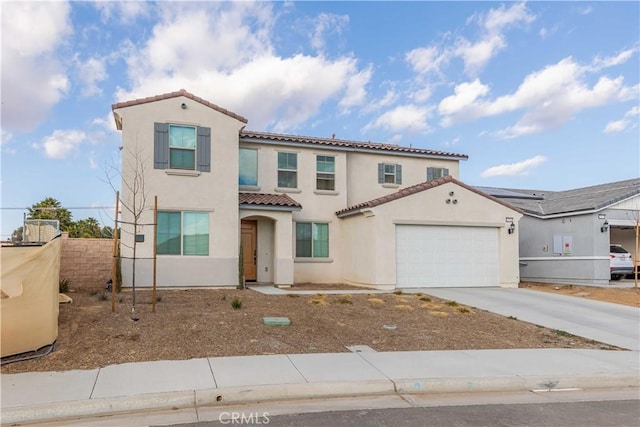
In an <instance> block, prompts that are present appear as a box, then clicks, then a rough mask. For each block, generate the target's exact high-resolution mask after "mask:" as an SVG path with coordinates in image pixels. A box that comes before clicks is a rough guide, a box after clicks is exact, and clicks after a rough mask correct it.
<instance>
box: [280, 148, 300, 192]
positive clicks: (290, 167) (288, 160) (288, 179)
mask: <svg viewBox="0 0 640 427" xmlns="http://www.w3.org/2000/svg"><path fill="white" fill-rule="evenodd" d="M278 187H280V188H298V154H297V153H278Z"/></svg>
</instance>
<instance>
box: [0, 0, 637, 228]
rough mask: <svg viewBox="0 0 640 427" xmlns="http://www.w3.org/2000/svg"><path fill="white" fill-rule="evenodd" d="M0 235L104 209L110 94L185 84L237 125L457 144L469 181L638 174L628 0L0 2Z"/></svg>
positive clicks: (532, 181) (509, 183)
mask: <svg viewBox="0 0 640 427" xmlns="http://www.w3.org/2000/svg"><path fill="white" fill-rule="evenodd" d="M0 14H1V19H2V25H1V30H0V31H1V37H2V39H1V40H2V57H1V59H2V61H1V66H2V69H1V78H2V85H1V98H2V104H1V110H0V117H1V121H0V125H1V131H2V140H1V141H2V142H1V145H0V155H1V172H0V174H1V181H0V191H1V203H2V209H1V210H0V214H1V215H2V216H1V217H0V221H1V226H2V230H1V236H0V237H1V238H2V240H6V239H7V238H8V237H9V236H10V235H11V232H12V231H13V230H14V229H15V228H17V227H19V226H21V225H22V218H23V214H24V212H25V208H26V207H29V206H31V205H33V204H34V203H37V202H39V201H41V200H42V199H44V198H46V197H54V198H56V199H57V200H59V201H60V203H61V204H62V205H63V206H64V207H67V208H69V209H70V210H71V212H72V214H73V219H74V220H79V219H83V218H86V217H89V216H93V217H95V218H97V219H98V220H99V221H100V222H101V223H102V224H104V225H112V223H113V208H112V207H113V206H114V205H115V194H114V190H113V188H112V186H111V185H109V183H108V182H107V180H106V176H107V173H108V171H109V170H112V168H113V167H117V166H118V165H119V162H120V157H119V156H120V152H119V150H118V147H119V146H120V145H121V136H120V134H119V132H118V131H116V129H115V124H114V121H113V117H112V116H111V105H112V104H113V103H116V102H120V101H127V100H132V99H137V98H142V97H147V96H154V95H158V94H162V93H167V92H173V91H176V90H179V89H185V90H187V91H188V92H191V93H193V94H195V95H197V96H200V97H202V98H204V99H206V100H208V101H210V102H213V103H215V104H217V105H219V106H221V107H223V108H226V109H228V110H231V111H233V112H234V113H237V114H239V115H241V116H243V117H246V118H247V119H248V124H247V127H246V128H247V129H248V130H256V131H267V132H279V133H288V134H296V135H307V136H316V137H331V136H332V135H333V134H335V136H336V138H340V139H350V140H356V141H372V142H384V143H393V144H399V145H405V146H409V145H411V146H413V147H419V148H426V149H432V150H442V151H449V152H454V153H462V154H466V155H468V156H469V159H468V160H467V161H463V162H461V165H460V179H461V180H462V181H463V182H465V183H467V184H470V185H476V186H489V187H508V188H524V189H541V190H564V189H571V188H578V187H583V186H589V185H597V184H602V183H607V182H613V181H619V180H625V179H631V178H637V177H638V176H639V175H640V147H639V145H640V130H639V129H640V128H639V126H638V125H639V120H640V83H639V74H640V54H639V47H640V28H639V26H640V24H639V23H640V3H639V2H636V1H629V2H579V1H578V2H504V3H499V2H479V1H473V2H456V1H449V2H431V1H429V2H427V1H425V2H419V1H414V2H364V1H357V2H356V1H354V2H338V1H333V2H248V1H242V2H226V1H225V2H211V1H199V2H169V1H164V2H155V3H147V2H138V1H128V2H115V1H111V2H65V1H51V2H29V1H23V2H10V1H3V2H2V3H0Z"/></svg>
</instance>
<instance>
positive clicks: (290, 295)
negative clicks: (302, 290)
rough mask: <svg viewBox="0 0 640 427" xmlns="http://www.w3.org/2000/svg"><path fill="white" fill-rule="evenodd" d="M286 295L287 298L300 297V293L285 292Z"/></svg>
mask: <svg viewBox="0 0 640 427" xmlns="http://www.w3.org/2000/svg"><path fill="white" fill-rule="evenodd" d="M287 297H289V298H300V295H296V294H287Z"/></svg>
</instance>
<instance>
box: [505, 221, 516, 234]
mask: <svg viewBox="0 0 640 427" xmlns="http://www.w3.org/2000/svg"><path fill="white" fill-rule="evenodd" d="M515 232H516V225H515V224H514V223H513V222H512V223H511V224H510V225H509V228H507V233H509V234H513V233H515Z"/></svg>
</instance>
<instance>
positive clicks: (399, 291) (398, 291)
mask: <svg viewBox="0 0 640 427" xmlns="http://www.w3.org/2000/svg"><path fill="white" fill-rule="evenodd" d="M393 293H394V295H402V291H401V290H397V291H393Z"/></svg>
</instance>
